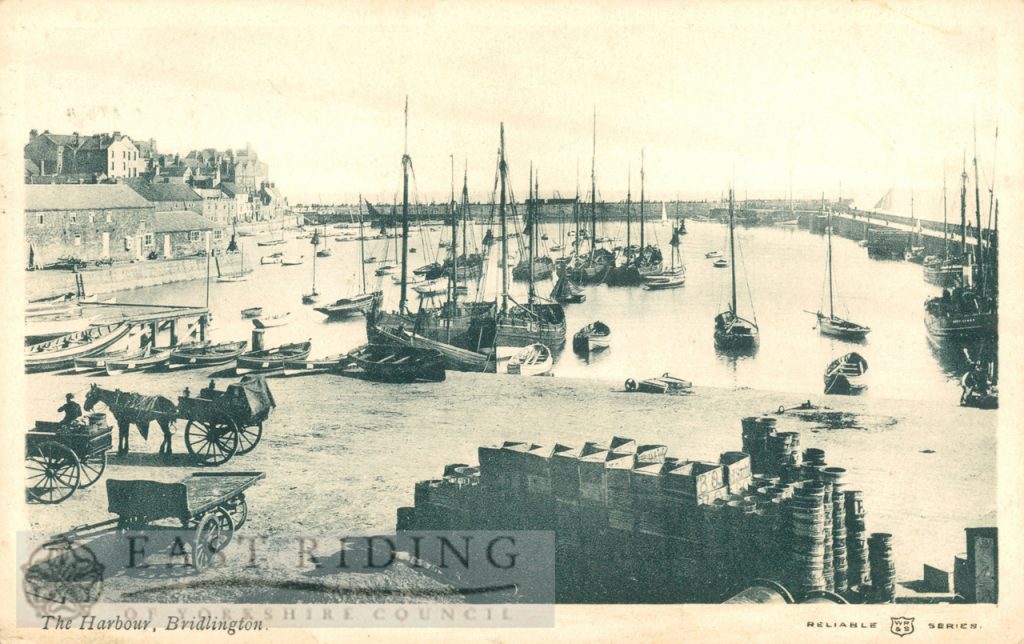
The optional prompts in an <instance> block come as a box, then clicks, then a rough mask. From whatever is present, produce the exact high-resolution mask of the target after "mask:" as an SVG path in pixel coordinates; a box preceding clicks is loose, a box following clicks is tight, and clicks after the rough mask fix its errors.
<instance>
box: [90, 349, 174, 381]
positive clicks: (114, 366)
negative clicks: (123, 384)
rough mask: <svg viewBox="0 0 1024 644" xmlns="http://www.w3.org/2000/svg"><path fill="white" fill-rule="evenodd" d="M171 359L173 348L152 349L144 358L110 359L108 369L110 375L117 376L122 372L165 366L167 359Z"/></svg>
mask: <svg viewBox="0 0 1024 644" xmlns="http://www.w3.org/2000/svg"><path fill="white" fill-rule="evenodd" d="M170 359H171V350H170V349H160V350H158V351H150V352H149V355H148V356H146V357H144V358H137V359H135V358H121V359H117V360H108V361H107V365H106V371H107V375H108V376H117V375H120V374H122V373H128V372H132V371H143V370H145V369H155V368H157V367H163V366H165V365H166V364H167V361H168V360H170Z"/></svg>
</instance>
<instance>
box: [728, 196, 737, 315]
mask: <svg viewBox="0 0 1024 644" xmlns="http://www.w3.org/2000/svg"><path fill="white" fill-rule="evenodd" d="M732 227H733V203H732V187H730V188H729V267H730V268H731V269H732V314H733V315H734V316H737V317H739V316H738V315H737V309H736V237H735V234H734V233H733V229H732Z"/></svg>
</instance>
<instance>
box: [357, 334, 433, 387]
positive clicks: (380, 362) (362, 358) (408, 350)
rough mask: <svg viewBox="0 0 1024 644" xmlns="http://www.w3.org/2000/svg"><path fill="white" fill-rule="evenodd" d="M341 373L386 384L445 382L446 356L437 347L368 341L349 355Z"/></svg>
mask: <svg viewBox="0 0 1024 644" xmlns="http://www.w3.org/2000/svg"><path fill="white" fill-rule="evenodd" d="M339 372H340V373H341V374H342V375H346V376H352V377H356V378H362V379H364V380H371V381H373V382H387V383H413V382H443V381H444V379H445V368H444V359H443V358H442V356H441V353H440V352H439V351H437V350H436V349H428V348H423V347H411V346H403V345H395V344H377V343H373V342H371V343H368V344H364V345H363V346H361V347H359V348H358V349H355V350H354V351H352V352H350V353H349V354H348V357H347V358H346V359H345V360H344V362H343V366H342V367H340V369H339Z"/></svg>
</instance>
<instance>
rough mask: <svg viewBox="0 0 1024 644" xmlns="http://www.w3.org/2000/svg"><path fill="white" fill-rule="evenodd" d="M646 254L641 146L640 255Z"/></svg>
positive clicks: (642, 155)
mask: <svg viewBox="0 0 1024 644" xmlns="http://www.w3.org/2000/svg"><path fill="white" fill-rule="evenodd" d="M643 256H644V150H643V148H640V257H641V258H643Z"/></svg>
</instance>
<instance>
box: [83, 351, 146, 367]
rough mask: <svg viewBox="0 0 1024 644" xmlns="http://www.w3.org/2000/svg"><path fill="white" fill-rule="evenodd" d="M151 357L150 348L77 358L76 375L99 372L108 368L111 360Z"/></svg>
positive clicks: (108, 352)
mask: <svg viewBox="0 0 1024 644" xmlns="http://www.w3.org/2000/svg"><path fill="white" fill-rule="evenodd" d="M147 355H149V348H148V347H147V348H145V349H142V350H138V349H122V350H120V351H107V352H104V353H101V354H99V355H95V356H88V357H82V358H75V373H84V372H86V371H99V370H101V369H106V368H107V363H108V362H109V361H111V360H119V359H128V358H135V359H138V358H144V357H146V356H147Z"/></svg>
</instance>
